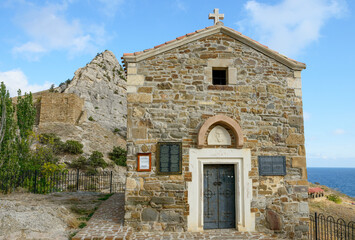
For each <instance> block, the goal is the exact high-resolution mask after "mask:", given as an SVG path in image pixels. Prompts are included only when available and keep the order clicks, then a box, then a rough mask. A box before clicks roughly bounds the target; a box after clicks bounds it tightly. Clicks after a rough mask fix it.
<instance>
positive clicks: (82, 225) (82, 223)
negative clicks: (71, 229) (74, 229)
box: [79, 222, 87, 229]
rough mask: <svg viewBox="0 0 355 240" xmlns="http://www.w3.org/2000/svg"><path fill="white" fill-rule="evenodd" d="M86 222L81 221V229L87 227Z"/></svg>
mask: <svg viewBox="0 0 355 240" xmlns="http://www.w3.org/2000/svg"><path fill="white" fill-rule="evenodd" d="M86 225H87V224H86V222H81V223H80V224H79V228H80V229H81V228H84V227H86Z"/></svg>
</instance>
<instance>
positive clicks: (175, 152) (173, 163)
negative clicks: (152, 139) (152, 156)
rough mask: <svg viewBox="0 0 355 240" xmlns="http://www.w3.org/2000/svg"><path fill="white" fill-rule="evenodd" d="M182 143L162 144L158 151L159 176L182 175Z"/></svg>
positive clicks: (159, 145)
mask: <svg viewBox="0 0 355 240" xmlns="http://www.w3.org/2000/svg"><path fill="white" fill-rule="evenodd" d="M181 165H182V143H181V142H160V143H158V149H157V174H160V175H174V174H181V172H182V171H181Z"/></svg>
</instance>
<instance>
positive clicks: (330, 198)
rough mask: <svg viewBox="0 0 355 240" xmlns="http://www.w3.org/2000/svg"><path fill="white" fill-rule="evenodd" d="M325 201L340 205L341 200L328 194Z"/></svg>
mask: <svg viewBox="0 0 355 240" xmlns="http://www.w3.org/2000/svg"><path fill="white" fill-rule="evenodd" d="M327 199H328V200H329V201H332V202H335V203H336V204H340V203H342V200H341V198H340V197H339V196H338V195H335V194H330V195H328V196H327Z"/></svg>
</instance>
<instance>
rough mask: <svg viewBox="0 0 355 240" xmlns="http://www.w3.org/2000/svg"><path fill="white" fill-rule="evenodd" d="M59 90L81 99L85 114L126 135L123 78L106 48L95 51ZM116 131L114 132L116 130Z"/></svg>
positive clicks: (125, 104) (124, 81) (125, 102)
mask: <svg viewBox="0 0 355 240" xmlns="http://www.w3.org/2000/svg"><path fill="white" fill-rule="evenodd" d="M60 92H63V93H74V94H76V95H78V96H79V97H80V98H82V99H84V101H85V103H84V109H85V111H86V113H87V116H88V117H89V118H90V117H91V118H90V119H92V120H94V121H95V122H97V123H99V124H100V125H101V126H103V127H105V128H107V129H108V130H111V131H114V130H115V129H118V130H119V133H120V135H121V136H125V135H126V131H127V128H126V127H127V126H126V122H127V121H126V117H127V98H126V79H125V77H124V71H123V69H122V67H121V65H120V64H119V63H118V61H117V59H116V57H115V55H114V54H113V53H112V52H110V51H107V50H106V51H105V52H103V53H100V54H98V55H97V56H96V57H95V58H94V59H93V60H92V61H91V62H90V63H89V64H87V65H86V66H85V67H83V68H79V69H78V70H77V71H76V72H75V76H74V78H73V79H72V80H71V82H70V83H68V84H62V85H61V87H60ZM118 130H116V131H118Z"/></svg>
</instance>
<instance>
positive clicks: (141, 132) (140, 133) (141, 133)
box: [132, 127, 147, 139]
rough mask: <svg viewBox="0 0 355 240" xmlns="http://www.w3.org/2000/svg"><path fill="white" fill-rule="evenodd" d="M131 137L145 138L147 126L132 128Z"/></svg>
mask: <svg viewBox="0 0 355 240" xmlns="http://www.w3.org/2000/svg"><path fill="white" fill-rule="evenodd" d="M132 138H134V139H146V138H147V128H144V127H140V128H132Z"/></svg>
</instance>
